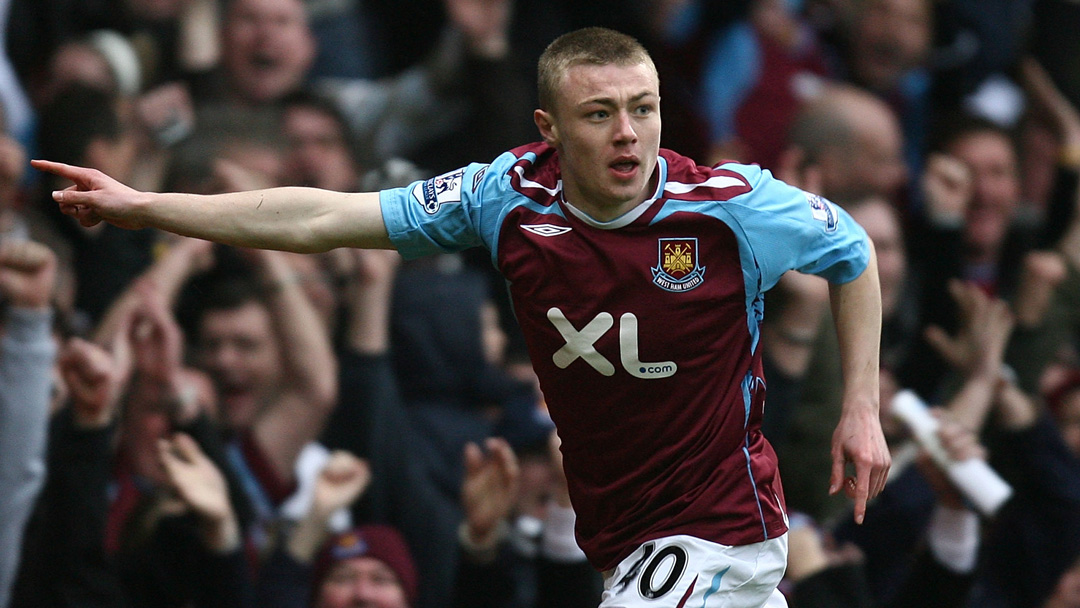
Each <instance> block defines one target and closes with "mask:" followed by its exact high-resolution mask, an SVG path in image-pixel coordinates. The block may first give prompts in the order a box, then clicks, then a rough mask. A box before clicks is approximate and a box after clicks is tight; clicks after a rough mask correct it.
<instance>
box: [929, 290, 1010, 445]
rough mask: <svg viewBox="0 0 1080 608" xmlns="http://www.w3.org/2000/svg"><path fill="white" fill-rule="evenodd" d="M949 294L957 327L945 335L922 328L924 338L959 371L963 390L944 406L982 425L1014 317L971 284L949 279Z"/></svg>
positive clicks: (959, 418) (976, 426)
mask: <svg viewBox="0 0 1080 608" xmlns="http://www.w3.org/2000/svg"><path fill="white" fill-rule="evenodd" d="M949 294H950V295H951V296H952V298H953V300H954V301H955V302H956V305H957V308H958V310H959V311H960V320H961V321H960V329H959V330H958V331H957V333H956V335H954V336H950V335H949V334H947V333H946V332H945V331H944V330H943V329H941V328H940V327H938V326H936V325H933V326H930V327H927V329H926V333H925V336H926V340H927V342H929V343H930V345H931V346H933V347H934V349H935V350H937V352H938V353H939V354H940V355H941V356H942V357H943V358H944V359H945V360H946V361H947V362H948V363H949V365H951V366H952V368H953V369H954V370H956V371H957V372H958V373H960V374H962V375H963V376H964V379H965V384H964V388H963V389H962V390H961V392H960V393H959V394H958V395H957V396H956V397H955V398H954V399H953V400H952V402H950V404H949V410H950V411H951V412H952V414H953V415H954V416H956V419H957V421H958V422H960V423H961V424H964V425H966V426H967V427H968V428H970V429H973V430H979V429H981V428H982V426H983V423H984V422H985V420H986V414H987V413H988V412H989V410H990V407H991V406H992V405H993V397H994V394H995V392H996V390H997V389H998V381H999V379H1000V378H1001V374H1002V359H1003V357H1004V353H1005V346H1006V344H1008V341H1009V336H1010V335H1011V334H1012V330H1013V325H1014V319H1013V314H1012V312H1011V311H1010V310H1009V306H1008V304H1006V303H1005V302H1004V301H1003V300H1001V299H998V298H991V297H990V296H988V295H986V293H985V292H984V291H983V290H982V289H980V288H979V287H978V286H977V285H974V284H972V283H965V282H963V281H959V280H956V279H953V280H951V281H950V282H949Z"/></svg>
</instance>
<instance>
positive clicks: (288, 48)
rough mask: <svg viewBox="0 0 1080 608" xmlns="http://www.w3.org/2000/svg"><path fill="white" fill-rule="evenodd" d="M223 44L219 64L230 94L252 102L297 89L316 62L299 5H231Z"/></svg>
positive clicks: (275, 1) (284, 0)
mask: <svg viewBox="0 0 1080 608" xmlns="http://www.w3.org/2000/svg"><path fill="white" fill-rule="evenodd" d="M222 42H223V47H224V53H223V55H222V63H223V65H224V66H225V70H226V72H227V73H228V75H229V79H230V81H231V85H232V87H233V89H234V91H235V93H236V94H237V95H239V96H241V97H243V98H244V99H245V100H247V101H249V102H253V103H264V102H268V101H273V100H275V99H278V98H280V97H281V96H283V95H285V94H287V93H289V92H291V91H293V90H294V89H296V88H297V87H299V86H300V84H301V83H302V82H303V79H304V76H305V74H306V73H307V70H308V67H309V66H310V65H311V62H312V60H313V59H314V57H315V42H314V38H313V37H312V35H311V30H310V29H309V28H308V24H307V17H306V16H305V13H304V5H303V3H302V2H299V0H235V2H233V4H232V5H231V6H230V9H229V14H228V19H227V20H226V22H225V28H224V36H223V39H222Z"/></svg>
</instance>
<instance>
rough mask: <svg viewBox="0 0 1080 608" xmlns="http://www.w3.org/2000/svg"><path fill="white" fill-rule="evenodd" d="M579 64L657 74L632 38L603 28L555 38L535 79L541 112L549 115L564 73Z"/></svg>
mask: <svg viewBox="0 0 1080 608" xmlns="http://www.w3.org/2000/svg"><path fill="white" fill-rule="evenodd" d="M581 64H590V65H620V66H629V65H638V64H645V65H648V66H649V67H650V68H652V71H653V73H656V65H655V64H654V63H653V60H652V57H650V56H649V52H648V51H646V50H645V47H644V46H642V45H641V43H640V42H638V41H637V40H636V39H635V38H633V37H631V36H627V35H626V34H623V33H622V32H616V31H615V30H610V29H607V28H603V27H587V28H583V29H580V30H575V31H573V32H570V33H568V34H563V35H562V36H559V37H558V38H556V39H555V41H554V42H552V43H551V44H549V45H548V47H547V48H546V49H544V53H543V54H542V55H540V61H539V63H538V65H537V79H536V85H537V93H538V95H539V99H540V109H542V110H545V111H551V109H552V108H553V107H554V104H555V98H556V96H557V94H558V90H559V87H560V86H561V84H562V79H563V77H564V76H565V75H566V72H567V70H569V69H570V68H571V67H573V66H575V65H581ZM658 78H659V77H658Z"/></svg>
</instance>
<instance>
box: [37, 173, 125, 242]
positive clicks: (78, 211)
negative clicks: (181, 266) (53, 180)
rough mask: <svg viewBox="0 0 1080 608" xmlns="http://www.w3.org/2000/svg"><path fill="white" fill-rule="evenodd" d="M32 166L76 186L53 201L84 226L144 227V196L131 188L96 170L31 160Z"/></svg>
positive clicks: (55, 194) (59, 192)
mask: <svg viewBox="0 0 1080 608" xmlns="http://www.w3.org/2000/svg"><path fill="white" fill-rule="evenodd" d="M30 164H31V165H32V166H33V167H34V168H35V169H37V170H39V171H45V172H47V173H52V174H53V175H57V176H59V177H62V178H64V179H67V180H70V181H72V182H75V185H74V186H69V187H68V188H65V189H63V190H57V191H55V192H53V200H55V201H56V202H57V203H59V205H60V211H62V212H64V214H66V215H70V216H71V217H74V218H75V219H77V220H78V221H79V223H80V224H82V225H83V226H86V227H88V228H89V227H91V226H96V225H98V224H100V223H101V222H102V221H107V222H109V223H110V224H115V225H116V226H119V227H121V228H129V229H136V228H143V227H145V224H144V223H143V221H142V220H140V219H139V217H138V216H139V208H140V206H142V203H144V202H145V197H146V194H145V193H143V192H139V191H138V190H135V189H133V188H128V187H127V186H125V185H124V184H121V183H120V182H118V181H116V180H115V179H113V178H111V177H109V176H108V175H105V174H104V173H102V172H101V171H98V170H97V169H88V168H86V167H76V166H73V165H65V164H63V163H54V162H52V161H48V160H32V161H30Z"/></svg>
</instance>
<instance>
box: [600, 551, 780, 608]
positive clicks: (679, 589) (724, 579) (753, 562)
mask: <svg viewBox="0 0 1080 608" xmlns="http://www.w3.org/2000/svg"><path fill="white" fill-rule="evenodd" d="M787 545H788V541H787V534H784V535H783V536H780V537H777V538H771V539H769V540H767V541H764V542H760V543H754V544H752V545H741V546H738V547H731V546H728V545H720V544H717V543H711V542H709V541H706V540H701V539H700V538H694V537H692V536H685V535H679V536H668V537H665V538H658V539H656V540H651V541H649V542H647V543H645V544H643V545H641V546H640V547H638V548H637V550H636V551H634V552H633V553H631V554H630V556H629V557H627V558H626V559H624V560H623V561H621V562H619V565H618V566H616V567H615V569H614V570H612V571H609V572H607V573H605V577H604V595H603V598H602V600H601V601H600V608H761V607H765V608H786V607H787V601H786V600H785V599H784V596H783V594H781V593H780V592H779V591H777V589H776V586H777V585H779V584H780V579H782V578H783V577H784V570H785V569H786V568H787Z"/></svg>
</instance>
